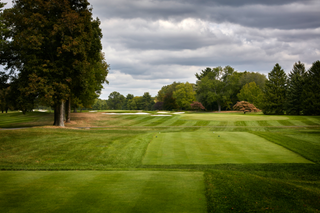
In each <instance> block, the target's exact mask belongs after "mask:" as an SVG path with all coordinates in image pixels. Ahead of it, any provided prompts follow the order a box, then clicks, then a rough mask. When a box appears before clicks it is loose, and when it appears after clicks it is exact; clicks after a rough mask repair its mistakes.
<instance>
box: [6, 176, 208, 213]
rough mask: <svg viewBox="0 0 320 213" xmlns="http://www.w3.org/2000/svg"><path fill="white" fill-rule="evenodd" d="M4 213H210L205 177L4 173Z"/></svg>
mask: <svg viewBox="0 0 320 213" xmlns="http://www.w3.org/2000/svg"><path fill="white" fill-rule="evenodd" d="M0 189H1V190H0V212H59V213H61V212H120V213H121V212H148V213H149V212H206V198H205V195H204V190H205V189H204V180H203V173H202V172H172V171H170V172H166V171H111V172H106V171H55V172H54V171H50V172H48V171H41V172H39V171H38V172H31V171H19V172H13V171H2V172H0Z"/></svg>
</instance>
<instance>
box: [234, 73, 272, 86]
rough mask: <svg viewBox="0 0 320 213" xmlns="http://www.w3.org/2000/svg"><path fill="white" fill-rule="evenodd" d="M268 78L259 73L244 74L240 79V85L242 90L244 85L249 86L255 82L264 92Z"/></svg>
mask: <svg viewBox="0 0 320 213" xmlns="http://www.w3.org/2000/svg"><path fill="white" fill-rule="evenodd" d="M266 80H267V77H266V76H265V75H264V74H261V73H258V72H247V71H245V72H243V73H242V74H241V77H240V78H239V84H240V87H241V88H242V87H243V86H244V85H246V84H249V83H251V82H255V83H256V85H257V86H258V87H259V88H260V89H261V90H264V87H265V84H266Z"/></svg>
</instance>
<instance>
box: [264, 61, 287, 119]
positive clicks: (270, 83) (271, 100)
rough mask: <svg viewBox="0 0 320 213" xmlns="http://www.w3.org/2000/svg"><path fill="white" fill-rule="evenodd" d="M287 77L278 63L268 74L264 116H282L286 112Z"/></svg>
mask: <svg viewBox="0 0 320 213" xmlns="http://www.w3.org/2000/svg"><path fill="white" fill-rule="evenodd" d="M286 82H287V75H286V73H285V72H284V71H283V69H282V68H281V66H280V65H279V64H278V63H277V64H276V65H275V66H274V67H273V69H272V71H271V72H270V73H268V80H267V81H266V85H265V91H264V93H265V94H264V99H263V106H262V111H263V113H264V114H277V115H281V114H284V112H285V104H286Z"/></svg>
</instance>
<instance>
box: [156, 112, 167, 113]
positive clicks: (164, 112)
mask: <svg viewBox="0 0 320 213" xmlns="http://www.w3.org/2000/svg"><path fill="white" fill-rule="evenodd" d="M157 113H168V112H157Z"/></svg>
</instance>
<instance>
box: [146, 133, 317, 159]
mask: <svg viewBox="0 0 320 213" xmlns="http://www.w3.org/2000/svg"><path fill="white" fill-rule="evenodd" d="M219 136H220V137H219ZM223 163H312V162H310V161H308V160H306V159H305V158H303V157H301V156H300V155H298V154H296V153H293V152H291V151H289V150H287V149H285V148H283V147H282V146H279V145H276V144H274V143H272V142H269V141H267V140H265V139H263V138H261V137H259V136H256V135H253V134H250V133H247V132H215V133H213V132H175V133H163V134H157V136H155V137H154V138H153V140H152V141H151V143H150V144H149V146H148V149H147V152H146V155H145V157H144V159H143V164H146V165H171V164H223Z"/></svg>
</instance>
